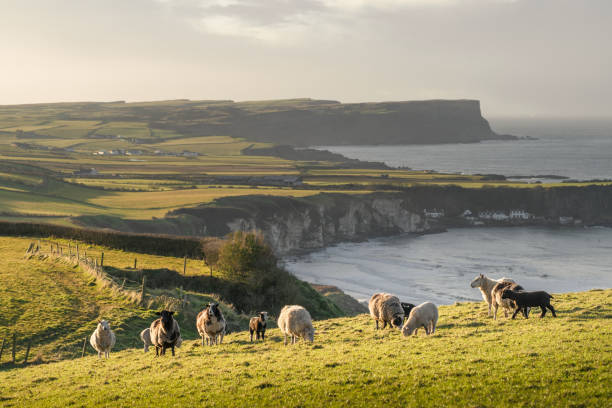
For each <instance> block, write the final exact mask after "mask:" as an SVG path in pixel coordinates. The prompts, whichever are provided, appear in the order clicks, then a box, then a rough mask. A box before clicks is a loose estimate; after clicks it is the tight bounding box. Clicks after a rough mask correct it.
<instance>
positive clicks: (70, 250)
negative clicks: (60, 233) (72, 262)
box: [68, 242, 72, 258]
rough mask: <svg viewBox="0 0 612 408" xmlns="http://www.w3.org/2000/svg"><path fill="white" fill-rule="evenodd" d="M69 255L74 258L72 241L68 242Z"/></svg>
mask: <svg viewBox="0 0 612 408" xmlns="http://www.w3.org/2000/svg"><path fill="white" fill-rule="evenodd" d="M68 256H69V257H70V258H72V246H71V245H70V242H69V243H68Z"/></svg>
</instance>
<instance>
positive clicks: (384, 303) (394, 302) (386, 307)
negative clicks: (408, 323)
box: [368, 293, 404, 330]
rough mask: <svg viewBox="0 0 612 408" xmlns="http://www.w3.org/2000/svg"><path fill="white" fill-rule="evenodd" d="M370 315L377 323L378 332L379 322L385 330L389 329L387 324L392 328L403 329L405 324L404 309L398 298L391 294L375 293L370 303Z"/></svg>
mask: <svg viewBox="0 0 612 408" xmlns="http://www.w3.org/2000/svg"><path fill="white" fill-rule="evenodd" d="M368 308H369V309H370V315H372V317H373V318H374V320H375V321H376V330H378V322H382V323H383V327H382V328H383V329H384V328H385V327H387V323H389V326H391V327H397V328H398V329H399V328H401V327H402V323H403V322H404V309H403V308H402V304H401V303H400V300H399V299H398V297H397V296H393V295H391V294H389V293H375V294H373V295H372V297H371V298H370V302H369V303H368Z"/></svg>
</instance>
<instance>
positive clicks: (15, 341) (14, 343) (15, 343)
mask: <svg viewBox="0 0 612 408" xmlns="http://www.w3.org/2000/svg"><path fill="white" fill-rule="evenodd" d="M15 351H17V333H13V353H12V357H13V360H12V361H13V364H15Z"/></svg>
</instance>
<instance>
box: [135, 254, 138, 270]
mask: <svg viewBox="0 0 612 408" xmlns="http://www.w3.org/2000/svg"><path fill="white" fill-rule="evenodd" d="M137 264H138V259H137V258H136V257H134V269H136V265H137Z"/></svg>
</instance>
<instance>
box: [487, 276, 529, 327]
mask: <svg viewBox="0 0 612 408" xmlns="http://www.w3.org/2000/svg"><path fill="white" fill-rule="evenodd" d="M506 289H512V290H514V291H517V292H518V291H523V290H525V289H524V288H523V287H522V286H521V285H519V284H517V283H512V282H508V281H502V282H498V283H496V284H495V286H493V289H492V290H491V306H492V307H493V319H495V320H497V309H498V308H499V306H500V305H501V306H502V307H503V308H504V316H505V317H508V310H511V311H514V310H515V309H516V303H515V302H514V301H513V300H510V299H502V297H501V295H502V292H503V291H504V290H506ZM527 313H529V311H527Z"/></svg>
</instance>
